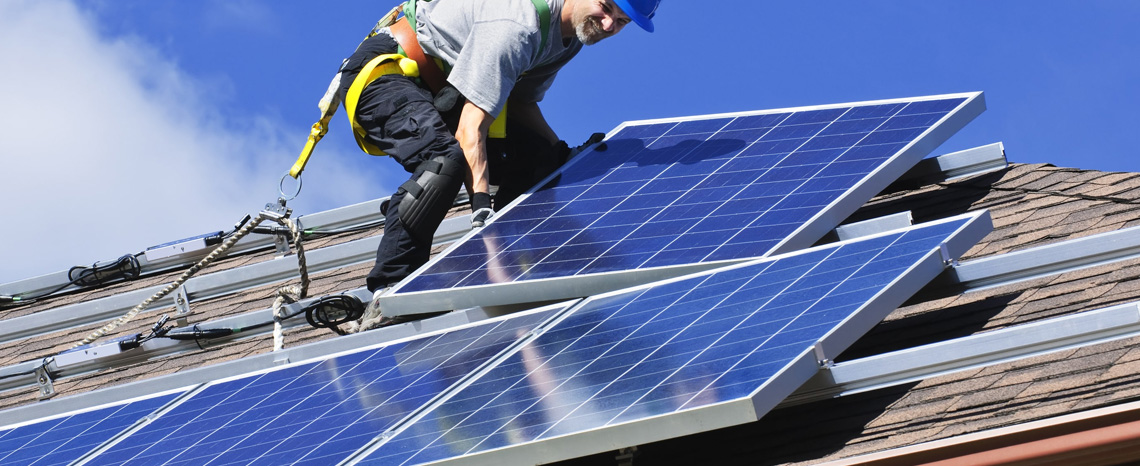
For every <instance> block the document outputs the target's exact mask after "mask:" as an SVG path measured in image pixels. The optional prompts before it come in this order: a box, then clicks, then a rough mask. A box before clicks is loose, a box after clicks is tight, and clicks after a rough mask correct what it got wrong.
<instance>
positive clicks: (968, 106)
mask: <svg viewBox="0 0 1140 466" xmlns="http://www.w3.org/2000/svg"><path fill="white" fill-rule="evenodd" d="M953 98H961V99H965V100H964V101H963V102H962V103H961V104H959V105H958V107H957V108H955V109H954V110H952V111H950V112H949V113H947V114H946V115H945V116H944V117H943V118H941V119H940V120H939V121H938V122H937V123H935V124H933V125H931V126H930V128H928V129H927V130H926V131H924V132H923V133H922V134H920V135H919V136H917V137H916V138H915V139H914V140H912V141H911V142H910V143H909V144H907V145H906V146H905V147H903V148H902V149H900V150H899V151H898V152H896V153H895V154H894V155H893V156H891V157H890V158H888V159H887V161H886V162H884V163H883V164H882V165H881V166H879V167H878V168H877V169H875V170H873V171H872V172H871V173H870V174H868V175H867V176H866V177H864V179H863V180H861V181H860V182H858V183H856V184H855V186H853V187H852V188H850V189H848V191H847V192H846V193H845V194H843V195H841V196H840V197H839V198H838V199H836V200H835V201H833V202H832V203H831V204H830V205H828V206H827V207H825V208H823V209H821V211H820V212H818V213H817V214H816V215H815V216H813V217H812V218H811V219H810V220H808V221H807V222H805V223H804V224H803V225H801V226H800V227H799V228H798V229H796V230H795V231H794V232H793V233H791V234H790V235H788V236H787V237H786V238H784V240H783V241H781V242H779V243H777V245H776V246H774V247H773V248H772V249H770V250H769V251H768V252H767V253H766V254H764V255H762V256H758V257H770V256H774V255H778V254H784V253H788V252H792V251H796V250H800V249H805V248H809V247H811V246H812V245H813V244H814V243H815V242H816V241H818V240H819V239H820V238H823V237H824V235H826V234H827V233H829V232H831V231H832V230H833V229H835V227H836V226H838V225H839V224H840V223H841V222H842V221H843V220H845V219H846V218H847V217H848V216H850V215H851V214H852V213H854V212H855V211H856V210H857V209H858V208H859V207H861V206H862V205H863V204H864V203H866V201H867V200H869V199H871V198H872V197H874V196H875V195H876V194H878V193H879V192H881V191H882V190H883V189H886V188H887V187H888V186H889V185H890V184H891V183H893V182H894V181H895V180H897V179H898V178H900V177H902V176H903V175H904V174H905V173H907V171H909V170H910V169H911V168H912V167H914V166H915V165H916V164H917V163H918V162H919V161H921V160H922V159H923V157H925V156H926V155H929V154H930V153H931V152H933V151H934V149H936V148H937V147H938V146H939V145H941V144H942V143H943V142H945V141H946V140H947V139H949V138H950V137H951V136H953V135H954V134H955V133H957V132H958V131H959V130H961V129H962V128H963V127H964V126H965V125H966V124H968V123H969V122H970V121H972V120H973V119H974V118H976V117H977V116H978V115H980V114H981V113H982V112H983V111H984V110H985V98H984V95H983V93H982V92H969V93H958V94H944V95H935V96H925V97H914V98H903V99H889V100H876V101H865V102H852V103H845V104H832V105H820V106H809V107H797V108H786V109H773V110H762V111H753V112H737V113H724V114H711V115H700V116H693V117H681V118H667V119H656V120H640V121H631V122H625V123H622V124H621V125H619V126H618V127H617V128H615V129H614V130H612V131H610V132H609V133H608V134H607V136H606V140H607V141H608V140H609V139H610V138H612V137H613V136H614V135H616V134H618V133H620V132H621V131H622V130H623V129H625V128H626V127H629V126H638V125H649V124H658V123H679V122H685V121H695V120H711V119H716V118H728V117H739V116H751V115H764V114H779V113H788V112H804V111H813V110H824V109H833V108H846V107H856V106H870V105H884V104H897V103H904V102H905V103H910V102H925V101H933V100H946V99H953ZM591 150H593V149H591ZM588 152H589V151H586V152H585V153H588ZM580 160H582V159H581V158H580V157H577V158H575V159H572V160H571V161H569V162H567V164H566V165H564V166H563V168H561V169H559V170H557V171H555V172H554V173H553V174H551V175H550V176H549V177H547V178H546V179H545V180H543V181H542V182H539V183H538V184H536V185H535V187H534V188H532V189H531V190H529V191H527V193H525V194H523V195H522V196H519V198H518V199H516V200H515V201H514V202H512V203H511V204H510V205H508V206H507V207H506V208H504V209H503V210H502V211H501V212H500V213H499V215H498V216H496V217H494V218H492V219H491V222H492V223H493V222H494V221H495V218H497V217H500V216H502V215H505V214H506V213H507V212H509V211H510V210H511V209H512V208H514V207H516V206H518V205H521V203H522V202H523V201H524V200H525V199H526V198H528V197H529V196H530V195H532V194H534V193H535V192H536V191H537V190H538V188H539V187H542V186H544V185H545V184H547V183H548V182H549V181H550V180H553V179H554V178H555V177H558V176H560V175H561V173H562V172H563V170H565V169H566V168H569V167H572V166H573V165H574V164H575V162H577V161H580ZM478 232H479V230H473V231H471V232H469V233H468V234H467V235H465V236H464V237H463V238H461V239H460V240H459V241H456V242H455V243H454V244H453V245H452V246H451V247H449V248H448V249H446V250H444V251H443V252H442V253H440V254H439V255H437V256H436V257H435V258H433V259H432V260H431V261H430V262H428V263H427V264H425V265H424V266H421V267H420V268H419V269H418V270H416V271H415V272H413V273H412V274H411V275H409V276H408V277H407V278H405V279H404V280H403V281H401V283H400V284H399V285H397V286H395V287H394V288H393V289H391V290H390V291H389V292H388V294H387V295H385V296H382V297H381V298H380V305H381V308H382V309H383V312H384V313H385V315H391V316H399V315H409V314H421V313H429V312H438V311H446V310H451V309H462V308H465V307H473V306H481V305H491V303H494V304H493V305H502V304H517V303H522V302H541V301H548V300H558V299H573V298H579V297H583V296H587V295H591V294H600V293H605V292H608V291H612V290H616V289H620V288H623V287H629V286H633V285H634V284H643V283H649V282H648V281H640V282H639V280H650V281H653V280H662V279H667V278H670V277H677V276H682V275H685V274H688V273H693V272H694V271H697V270H700V268H699V267H694V266H693V264H687V265H679V266H667V267H659V268H655V269H639V270H644V271H648V270H652V272H651V273H645V274H641V273H638V272H637V271H624V272H605V273H598V274H585V275H575V276H568V277H557V278H548V279H536V280H526V281H522V282H510V283H498V284H491V285H478V286H467V287H455V288H446V289H439V290H429V291H417V292H407V293H401V291H400V290H401V288H402V287H403V286H404V284H406V283H409V282H411V281H412V280H414V279H415V278H416V277H418V276H420V275H421V274H423V273H424V272H425V271H426V270H428V269H429V268H430V267H431V266H432V265H433V264H435V263H436V262H439V261H441V260H442V259H444V258H446V257H447V256H448V255H449V254H451V252H452V251H454V250H455V249H457V248H458V247H460V246H461V245H462V244H464V243H466V242H467V241H469V240H471V239H472V238H474V237H475V236H476V235H477V234H478ZM756 258H757V257H753V258H746V259H740V260H738V261H732V262H726V263H719V264H709V265H710V267H707V268H705V269H704V270H707V269H711V268H714V267H718V266H725V265H728V264H731V263H740V262H744V261H747V260H751V259H756ZM610 273H613V275H608V274H610ZM564 282H565V283H564ZM516 283H526V284H535V285H538V284H541V286H526V287H517V286H513V285H515V284H516ZM611 283H612V284H611ZM520 299H526V300H529V301H518V300H520ZM488 300H490V301H488Z"/></svg>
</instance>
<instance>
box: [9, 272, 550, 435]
mask: <svg viewBox="0 0 1140 466" xmlns="http://www.w3.org/2000/svg"><path fill="white" fill-rule="evenodd" d="M349 293H352V294H354V295H357V296H360V295H362V294H363V295H371V293H368V292H367V291H366V290H353V291H350V292H349ZM308 302H309V301H303V302H302V305H303V304H307V303H308ZM568 305H569V303H557V304H552V305H548V306H543V307H540V308H537V309H548V308H553V307H566V306H568ZM537 309H536V310H537ZM270 312H271V311H270V310H268V309H264V310H261V311H256V312H252V313H248V314H245V315H243V316H236V317H233V318H228V319H220V320H217V321H213V322H210V323H209V324H203V326H206V325H208V326H209V327H222V326H225V325H228V324H234V323H238V320H239V319H245V320H256V319H258V318H259V316H262V315H269V313H270ZM498 317H499V316H494V315H491V314H490V313H488V312H486V311H485V310H484V309H481V308H472V309H465V310H461V311H455V312H449V313H447V314H443V315H440V316H437V317H432V318H428V319H423V320H419V321H414V322H407V323H404V324H398V325H392V326H389V327H384V328H379V329H375V330H370V331H367V332H362V333H356V334H352V335H345V336H340V337H337V338H332V339H328V340H322V341H317V342H313V343H308V344H305V345H300V346H295V347H286V348H285V349H283V350H281V351H277V352H269V353H263V354H257V355H251V356H246V357H243V358H241V359H237V360H233V361H227V362H223V363H219V364H214V365H209V366H205V367H198V368H194V369H187V370H183V371H179V372H176V373H173V374H167V375H162V376H158V377H154V378H150V379H145V380H141V381H137V382H132V383H128V384H124V385H117V386H114V387H111V388H109V389H102V390H95V391H90V392H84V393H76V394H69V393H64V394H65V395H69V396H66V397H60V398H55V399H52V400H51V401H50V402H48V403H37V404H32V405H25V406H20V407H16V408H12V409H9V410H6V411H2V413H3V414H2V415H0V418H2V419H3V422H4V423H5V424H12V423H19V422H24V421H28V420H32V419H39V418H43V417H47V416H52V415H56V414H61V413H66V412H70V411H75V410H79V409H85V408H90V407H92V406H98V405H103V404H107V403H114V402H118V401H122V400H126V399H131V398H135V397H139V396H144V395H148V394H151V393H157V392H161V391H164V390H173V389H177V388H181V387H186V386H190V385H195V384H201V383H207V382H211V381H214V380H218V379H223V378H226V377H232V376H238V375H242V374H247V373H250V372H255V371H259V370H265V369H270V368H273V367H276V366H280V365H283V364H290V363H295V362H301V361H308V360H313V359H324V358H329V357H333V356H334V355H336V354H337V353H343V352H349V351H359V350H362V349H364V348H366V347H369V346H374V345H380V344H390V343H393V342H396V341H399V340H406V339H412V338H421V337H423V336H424V335H426V334H430V333H435V332H443V331H448V330H451V329H455V328H459V327H462V326H465V325H468V324H472V323H476V322H480V321H483V320H487V319H493V318H498ZM294 320H297V319H294ZM300 320H301V321H303V320H304V319H300ZM268 331H271V330H267V332H268ZM252 334H253V335H255V336H256V335H258V333H252ZM227 338H231V339H238V338H244V335H241V334H239V335H236V336H233V337H227ZM222 340H223V339H215V340H212V341H222ZM187 343H188V345H187ZM267 344H269V343H268V342H267ZM185 350H192V351H198V349H197V346H196V344H195V343H194V342H193V341H189V342H179V343H177V344H173V343H170V342H156V344H155V345H152V346H151V347H150V348H149V349H146V348H144V349H141V350H140V349H136V350H131V351H128V352H125V353H123V354H122V356H118V357H116V358H110V359H106V360H98V361H92V362H90V363H85V364H77V365H72V366H68V367H65V368H58V367H55V366H49V369H51V370H52V372H53V373H54V374H55V375H56V376H57V378H58V379H66V378H68V377H74V376H76V375H82V374H85V373H91V372H94V371H97V370H99V369H104V368H107V367H114V366H124V365H130V364H132V363H136V362H138V361H141V360H147V359H151V358H154V357H158V356H162V355H166V354H172V353H177V352H180V351H185ZM39 366H40V362H38V361H32V362H27V363H22V364H18V365H13V366H8V367H5V368H0V391H2V390H10V389H13V388H20V387H27V386H30V385H35V383H36V382H35V380H34V377H33V376H30V375H28V376H23V375H21V376H18V377H9V378H4V376H5V375H12V374H23V372H26V371H28V370H29V369H34V368H35V367H39Z"/></svg>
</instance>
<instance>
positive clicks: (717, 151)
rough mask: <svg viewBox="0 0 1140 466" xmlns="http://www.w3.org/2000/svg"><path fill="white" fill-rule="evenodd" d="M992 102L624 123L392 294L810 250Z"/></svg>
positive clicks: (407, 306) (562, 282) (531, 294)
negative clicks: (809, 247)
mask: <svg viewBox="0 0 1140 466" xmlns="http://www.w3.org/2000/svg"><path fill="white" fill-rule="evenodd" d="M983 108H984V103H983V99H982V95H981V93H973V94H957V95H947V96H934V97H923V98H916V99H902V100H892V101H878V102H867V103H857V104H843V105H834V106H823V107H809V108H798V109H787V110H775V111H766V112H752V113H743V114H734V115H714V116H706V117H696V118H689V119H675V120H655V121H647V122H633V123H626V124H624V125H622V126H621V127H619V128H618V129H617V130H615V131H614V132H613V133H611V135H610V136H609V137H608V138H607V141H606V144H605V149H604V150H603V149H601V148H598V149H595V150H592V151H588V152H586V153H584V154H582V155H580V156H578V157H576V158H575V159H574V160H572V161H571V162H570V163H568V164H567V165H566V166H564V167H563V168H562V169H561V170H560V171H559V172H558V173H556V174H555V175H554V176H553V177H552V178H551V179H550V180H549V181H548V182H546V183H544V184H542V185H541V187H539V188H537V189H536V190H534V191H533V192H531V193H530V194H529V195H527V196H525V197H522V198H520V199H519V200H518V201H516V202H515V203H512V205H511V206H509V207H507V208H506V209H504V210H503V211H502V212H499V213H498V214H497V215H496V217H495V218H494V220H493V221H492V222H490V223H489V224H488V225H487V226H486V227H484V228H483V229H481V230H479V231H477V232H474V233H472V234H470V235H469V236H468V237H467V238H465V240H463V241H461V242H460V243H459V244H457V245H456V246H453V247H452V248H451V249H449V250H448V251H446V252H445V253H444V254H442V255H441V256H440V257H437V258H436V259H435V260H434V261H433V262H431V263H429V264H428V265H426V266H425V267H421V269H420V270H418V271H417V272H416V273H414V274H413V275H411V276H410V277H408V278H407V279H406V280H404V281H403V282H402V283H401V284H400V285H399V286H398V287H397V288H395V289H394V290H393V292H392V293H391V294H390V295H389V296H386V297H383V298H381V299H382V301H381V304H382V307H383V308H384V312H385V313H386V314H389V315H400V314H408V313H422V312H432V311H439V310H449V309H460V308H463V307H470V306H477V305H482V306H487V305H498V304H512V303H520V302H535V301H541V300H547V299H562V298H568V297H579V296H588V295H591V294H597V293H602V292H606V291H611V290H615V289H619V288H623V287H629V286H636V285H638V284H642V283H647V282H650V281H654V280H661V279H664V278H669V277H672V276H678V275H681V274H684V273H690V272H693V271H697V270H705V269H709V268H713V267H716V266H720V265H725V264H726V263H729V262H734V261H741V260H745V259H749V258H756V257H761V256H764V255H767V254H777V253H783V252H788V251H792V250H797V249H802V248H805V247H808V246H810V245H811V244H812V243H814V242H815V241H816V240H818V239H819V238H820V237H822V236H823V235H824V234H825V233H826V232H827V231H830V230H831V229H833V228H834V227H835V226H837V225H838V224H839V222H840V221H842V220H843V219H844V218H846V217H847V216H848V215H850V214H851V213H852V212H854V211H855V209H857V208H858V207H859V206H860V205H862V204H863V203H864V202H866V201H867V200H868V199H870V198H871V197H872V196H874V195H875V194H877V193H878V192H879V191H881V190H882V189H883V188H885V187H886V186H887V185H888V184H890V183H891V182H892V181H894V180H895V179H896V178H897V177H898V176H900V175H901V174H902V173H904V172H905V171H906V170H907V169H908V168H910V167H911V166H913V165H914V164H915V163H917V162H918V161H919V160H920V159H921V158H922V157H924V156H925V155H927V154H928V153H929V152H930V151H931V150H933V149H934V147H936V146H937V145H938V144H940V143H941V142H942V141H944V140H945V139H946V138H948V137H949V136H950V135H952V134H953V133H954V132H956V131H957V130H958V129H960V128H961V127H962V126H963V125H965V124H966V123H967V122H968V121H969V120H971V119H972V118H973V117H974V116H976V115H977V114H978V113H980V112H981V111H982V109H983ZM529 284H534V285H536V286H520V285H529Z"/></svg>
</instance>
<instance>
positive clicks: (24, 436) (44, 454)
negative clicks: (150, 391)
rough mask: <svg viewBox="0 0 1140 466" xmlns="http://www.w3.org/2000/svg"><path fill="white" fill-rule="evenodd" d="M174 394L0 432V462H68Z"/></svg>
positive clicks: (44, 465) (161, 404) (53, 463)
mask: <svg viewBox="0 0 1140 466" xmlns="http://www.w3.org/2000/svg"><path fill="white" fill-rule="evenodd" d="M176 396H178V393H170V394H165V395H162V396H157V397H154V398H148V399H145V400H138V401H133V402H130V403H125V404H120V405H115V406H109V407H105V408H100V409H95V410H91V411H86V412H82V413H77V414H72V415H69V416H64V417H59V418H55V419H50V420H46V421H40V422H36V423H34V424H27V425H23V426H20V427H16V428H13V429H9V430H4V431H0V464H4V465H24V464H26V465H31V464H35V465H37V466H39V465H43V466H47V465H62V464H70V463H71V462H73V461H75V460H77V459H79V458H80V457H81V456H83V455H84V454H86V453H87V452H90V451H91V450H94V449H95V448H96V447H98V446H100V445H102V444H103V443H105V442H107V441H108V440H111V438H112V437H114V436H115V435H117V434H118V433H120V432H122V431H124V430H126V429H127V428H129V427H131V426H132V425H134V424H135V423H136V422H138V421H139V420H141V419H143V418H145V417H146V416H147V415H149V414H151V413H152V412H154V411H155V410H157V409H158V408H161V407H162V406H163V405H165V404H167V403H169V402H170V401H171V400H173V399H174V398H175V397H176Z"/></svg>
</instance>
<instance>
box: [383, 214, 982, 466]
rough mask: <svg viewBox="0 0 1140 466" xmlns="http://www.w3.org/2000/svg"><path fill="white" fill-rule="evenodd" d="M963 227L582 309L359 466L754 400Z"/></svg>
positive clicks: (706, 277)
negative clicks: (762, 389) (817, 344)
mask: <svg viewBox="0 0 1140 466" xmlns="http://www.w3.org/2000/svg"><path fill="white" fill-rule="evenodd" d="M971 221H972V217H966V218H959V219H956V220H953V221H947V222H942V223H937V224H933V225H927V226H923V227H916V228H914V229H910V230H905V231H900V232H895V233H891V234H886V235H882V236H878V237H873V238H867V239H863V240H859V241H852V242H847V243H842V244H840V245H835V246H830V247H821V248H817V249H813V250H809V251H806V252H803V253H798V254H794V255H787V256H780V257H778V258H774V259H770V260H765V261H761V262H756V263H750V264H749V265H746V266H741V267H736V268H731V269H727V270H723V271H718V272H714V273H708V274H703V275H699V276H695V277H691V278H686V279H680V280H675V281H671V282H666V283H665V284H661V285H656V286H649V287H643V288H641V289H637V290H633V291H629V292H625V293H620V294H614V295H610V296H606V297H603V298H600V299H592V300H589V301H587V302H586V303H585V304H583V305H582V306H581V307H580V308H578V309H576V310H574V311H573V312H572V313H571V314H570V315H569V316H567V317H566V318H565V319H564V320H562V321H560V322H558V323H556V324H555V325H554V326H552V327H551V328H550V329H548V330H546V331H545V332H544V333H543V334H542V335H541V336H540V337H539V338H538V339H536V340H534V341H532V342H530V343H528V344H526V345H524V346H522V347H521V349H520V350H519V351H518V352H517V353H515V354H514V355H512V356H511V357H510V358H508V359H506V360H505V361H503V362H502V363H500V364H499V365H497V366H496V367H494V368H493V369H491V370H490V371H489V372H488V373H487V374H485V375H484V376H482V377H481V378H480V379H478V380H476V381H475V382H474V383H472V384H471V385H470V386H467V387H466V388H465V389H464V390H462V391H460V392H459V393H457V394H456V395H454V396H453V397H451V398H450V399H448V400H447V401H446V402H445V403H443V404H441V405H440V406H439V407H438V408H437V409H435V410H434V411H431V412H429V413H427V414H426V415H425V417H423V418H422V419H420V420H419V421H418V422H416V423H415V424H413V425H411V426H410V427H408V429H407V430H405V431H402V432H400V433H398V434H397V435H396V436H395V437H393V438H392V439H391V440H389V441H387V442H386V443H384V444H383V445H381V446H379V448H377V449H376V450H375V451H373V452H372V453H371V454H370V456H368V457H367V458H366V459H365V460H364V461H363V462H362V463H361V464H420V463H425V462H431V461H436V460H443V459H448V458H457V457H463V456H464V455H471V454H475V453H479V452H486V451H490V450H494V449H497V448H501V447H506V446H511V445H518V444H522V443H527V442H533V441H540V440H545V439H551V438H555V437H559V436H564V435H570V434H576V433H581V432H585V431H589V430H593V429H599V428H603V427H607V426H615V425H620V424H622V423H626V422H631V421H638V420H644V419H648V418H651V417H654V416H660V415H666V414H670V413H677V412H681V411H686V410H691V409H695V408H700V407H706V406H710V405H714V404H719V403H726V402H730V401H733V400H739V399H748V398H750V397H753V396H756V392H757V390H759V389H760V388H761V387H764V386H768V384H769V383H770V381H772V380H773V379H776V378H778V377H788V376H787V375H786V374H784V375H781V374H783V372H786V371H787V368H788V367H789V366H790V365H792V364H794V363H796V361H800V360H801V359H803V358H809V359H811V358H813V351H812V348H813V346H814V345H815V344H816V342H818V341H820V340H821V339H822V338H825V337H826V336H827V335H829V334H831V333H832V332H833V331H834V330H835V329H836V328H840V327H842V326H851V325H854V324H852V323H851V322H853V320H859V319H862V320H863V321H867V320H868V319H870V320H873V321H874V322H877V321H878V319H881V318H882V316H883V315H885V313H886V312H889V311H890V310H891V309H893V305H892V306H890V307H889V308H886V309H875V310H870V311H869V310H867V308H866V307H865V306H867V305H868V303H869V302H872V300H873V298H875V297H876V296H878V295H879V294H880V293H883V292H884V290H887V289H895V288H892V287H895V286H898V285H897V284H898V283H899V279H900V277H902V276H904V275H906V274H908V273H914V270H916V269H914V268H915V267H916V265H917V264H919V263H933V264H935V266H934V267H935V268H934V269H931V270H927V269H923V270H924V273H926V274H927V275H929V276H926V277H925V278H923V279H922V280H919V282H922V283H925V282H924V281H923V280H929V279H930V278H932V277H933V276H934V275H935V274H937V272H938V269H940V268H941V258H940V256H939V254H938V249H939V247H940V245H941V244H942V243H943V242H945V241H947V239H948V238H950V237H951V236H953V235H954V234H955V233H956V232H959V231H960V230H963V229H964V226H965V225H966V224H968V223H971ZM975 235H977V233H976V232H975ZM977 236H978V237H980V235H977ZM919 286H921V283H915V284H913V285H912V287H913V289H909V290H906V291H898V290H896V292H897V293H900V294H901V293H912V292H914V291H915V290H917V288H918V287H919ZM903 299H905V296H899V297H897V301H898V302H901V301H902V300H903ZM858 325H865V326H866V327H867V328H869V326H870V325H873V322H861V323H859V324H858ZM848 343H849V342H848ZM812 361H814V359H813V360H812ZM808 376H810V374H806V375H803V378H804V380H806V377H808ZM804 380H799V381H798V382H794V383H793V382H786V383H792V384H793V385H792V386H793V388H794V386H795V385H798V384H799V383H802V382H803V381H804ZM788 390H789V392H790V390H791V389H788ZM787 394H788V393H782V394H779V393H772V394H771V395H766V396H771V397H773V398H775V399H776V400H777V401H778V400H779V399H782V398H783V397H784V396H786V395H787ZM761 415H762V413H761ZM663 422H668V421H663Z"/></svg>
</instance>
